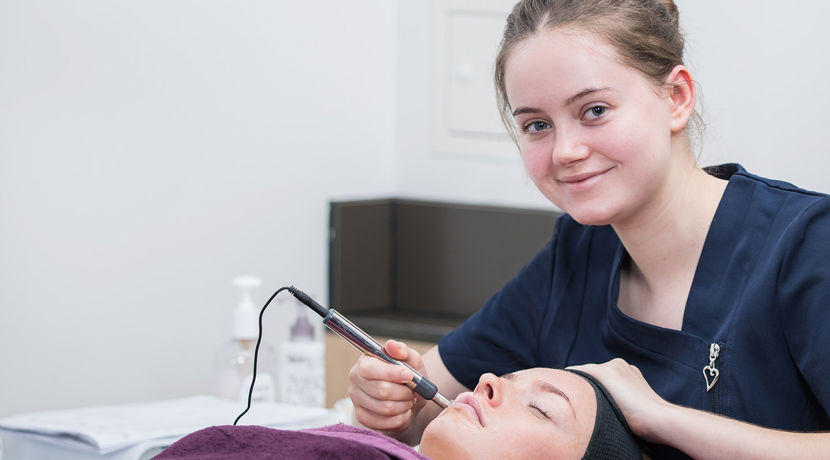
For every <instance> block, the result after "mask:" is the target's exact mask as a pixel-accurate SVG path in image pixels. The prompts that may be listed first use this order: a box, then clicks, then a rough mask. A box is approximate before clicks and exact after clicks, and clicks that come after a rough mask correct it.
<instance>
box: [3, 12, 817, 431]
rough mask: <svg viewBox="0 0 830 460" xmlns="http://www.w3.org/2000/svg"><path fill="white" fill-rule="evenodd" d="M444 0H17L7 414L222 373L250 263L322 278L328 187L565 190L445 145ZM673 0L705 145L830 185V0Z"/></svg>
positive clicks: (6, 288)
mask: <svg viewBox="0 0 830 460" xmlns="http://www.w3.org/2000/svg"><path fill="white" fill-rule="evenodd" d="M434 1H437V0H433V1H425V0H421V1H412V0H398V1H397V2H390V1H388V0H361V1H350V2H343V1H339V0H325V1H317V2H300V1H297V2H287V1H285V2H282V1H271V0H262V1H253V0H248V1H245V2H239V1H233V0H198V1H197V0H192V1H185V0H144V1H141V0H129V1H128V0H122V1H110V0H74V1H72V2H62V1H58V0H0V363H2V367H0V369H2V370H1V371H0V375H2V378H0V416H4V415H9V414H13V413H18V412H27V411H34V410H40V409H57V408H63V407H77V406H84V405H91V404H104V403H113V402H128V401H142V400H151V399H159V398H167V397H179V396H184V395H189V394H193V393H195V392H201V391H208V390H209V389H210V377H211V375H210V364H211V363H210V359H211V355H212V352H213V350H214V348H215V347H216V346H217V345H218V344H219V342H221V341H222V340H224V339H225V337H226V336H227V335H228V334H229V324H228V317H229V312H230V308H231V306H232V305H233V304H234V302H235V301H236V299H237V297H236V293H235V292H234V291H233V288H232V287H231V286H230V284H229V283H230V279H231V278H232V277H233V276H235V275H237V274H241V273H255V274H258V275H260V276H262V277H263V278H264V279H265V281H266V286H267V287H266V288H263V289H261V290H260V291H259V293H258V299H259V300H264V298H265V297H266V296H267V294H269V293H270V292H269V291H272V290H273V289H274V288H276V287H278V286H281V285H284V284H296V285H297V286H299V287H302V288H304V289H306V290H307V291H309V292H313V293H315V294H318V295H319V296H320V298H322V299H325V295H326V269H327V259H326V249H327V247H326V243H327V234H326V224H327V202H328V200H329V199H331V198H350V197H369V196H381V195H388V194H392V193H399V194H401V195H405V196H414V197H423V198H436V199H442V200H461V201H468V202H474V203H497V204H509V205H517V206H531V207H547V206H550V205H548V204H547V203H546V202H545V201H544V200H543V199H542V198H540V197H539V196H538V193H537V192H536V191H535V189H534V187H533V185H532V184H531V183H530V182H529V181H528V180H527V179H526V178H525V175H524V172H523V171H522V168H521V164H520V162H519V158H518V156H517V155H511V154H508V155H505V156H504V158H502V159H493V158H492V157H476V156H474V155H470V154H471V153H475V152H452V151H450V152H447V151H440V150H438V149H435V148H433V146H432V145H433V144H432V142H431V139H430V120H431V117H432V112H431V111H432V110H433V109H432V106H431V103H432V98H431V96H430V95H431V92H430V91H431V87H430V85H431V75H432V68H431V66H432V65H433V58H432V55H431V53H432V45H431V40H433V36H432V34H431V31H432V27H431V21H432V18H433V15H432V13H433V8H434ZM678 3H679V5H680V8H681V14H682V20H683V24H684V26H685V29H686V30H687V32H688V42H689V64H690V66H691V67H692V70H693V72H694V73H695V75H696V78H697V79H698V81H699V83H700V85H701V89H702V93H703V102H704V104H703V107H704V117H705V118H706V119H707V120H708V121H709V123H710V128H709V132H708V134H707V139H706V142H705V144H704V148H703V155H702V159H701V163H703V164H710V163H716V162H723V161H739V162H741V163H743V164H744V165H745V166H746V167H747V168H748V169H750V170H751V171H754V172H758V173H760V174H765V175H769V176H774V177H777V178H783V179H787V180H790V181H793V182H795V183H797V184H799V185H803V186H805V187H809V188H813V189H819V190H822V191H830V184H829V183H828V181H827V179H825V175H826V174H827V172H828V169H830V168H828V165H829V164H830V163H829V162H830V160H829V159H828V157H830V155H827V153H826V152H827V147H826V146H825V145H824V142H823V137H822V135H821V134H822V128H823V127H824V126H823V125H824V124H826V120H827V119H828V117H827V116H826V115H825V114H824V113H823V108H824V107H827V106H830V101H829V100H828V99H830V92H827V91H824V85H823V82H824V81H826V80H828V77H830V69H828V61H827V59H826V58H824V55H825V54H826V48H827V39H826V38H824V36H823V34H822V33H821V32H822V27H823V24H822V22H823V19H824V18H826V17H827V16H828V13H830V4H827V3H825V2H823V1H821V0H809V1H805V2H802V3H800V4H799V7H798V8H797V10H798V11H799V12H800V13H796V12H795V11H787V7H785V6H782V4H781V2H774V1H772V0H763V1H749V0H732V1H729V2H722V1H716V0H680V1H679V2H678ZM789 8H790V9H792V10H796V8H794V7H789ZM799 14H801V16H799ZM483 97H492V96H491V95H489V94H488V95H484V96H483ZM286 313H290V312H282V311H279V310H276V309H275V310H272V311H270V312H269V314H268V315H267V318H268V323H267V324H266V337H269V338H270V339H271V340H272V341H276V340H279V338H280V337H281V334H283V333H284V327H285V322H286V320H285V316H286ZM270 331H273V333H272V332H270Z"/></svg>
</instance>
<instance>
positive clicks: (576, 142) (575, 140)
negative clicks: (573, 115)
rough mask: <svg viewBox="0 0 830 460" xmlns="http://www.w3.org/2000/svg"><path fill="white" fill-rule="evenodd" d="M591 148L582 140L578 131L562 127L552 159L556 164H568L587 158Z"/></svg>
mask: <svg viewBox="0 0 830 460" xmlns="http://www.w3.org/2000/svg"><path fill="white" fill-rule="evenodd" d="M589 153H590V149H589V148H588V147H587V146H586V145H585V143H583V142H582V140H581V139H580V138H579V136H578V135H577V133H575V132H573V131H572V130H565V129H560V130H559V132H557V133H556V142H555V143H554V145H553V152H552V157H553V158H552V160H553V163H554V164H557V165H560V166H568V165H570V164H572V163H574V162H577V161H579V160H583V159H585V158H586V157H587V156H588V154H589Z"/></svg>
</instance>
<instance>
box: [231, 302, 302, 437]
mask: <svg viewBox="0 0 830 460" xmlns="http://www.w3.org/2000/svg"><path fill="white" fill-rule="evenodd" d="M282 291H289V292H292V293H293V290H292V288H291V287H288V286H284V287H281V288H279V289H277V292H275V293H273V294H272V295H271V297H270V298H269V299H268V301H267V302H265V305H263V306H262V310H260V312H259V333H258V334H257V338H256V347H254V371H253V374H252V375H251V388H249V389H248V406H246V407H245V410H244V411H242V413H241V414H239V416H238V417H236V420H234V421H233V424H234V426H236V424H237V422H239V419H241V418H242V416H243V415H245V414H247V413H248V411H249V410H250V409H251V398H252V397H253V394H254V384H255V383H256V365H257V358H258V357H259V344H260V343H261V342H262V315H264V314H265V309H266V308H268V305H269V304H270V303H271V301H272V300H274V297H276V296H277V294H279V293H280V292H282Z"/></svg>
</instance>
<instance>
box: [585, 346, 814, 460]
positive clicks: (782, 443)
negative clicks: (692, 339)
mask: <svg viewBox="0 0 830 460" xmlns="http://www.w3.org/2000/svg"><path fill="white" fill-rule="evenodd" d="M570 369H577V370H580V371H583V372H587V373H589V374H591V375H593V376H594V377H596V379H597V380H599V381H600V382H601V383H602V385H603V386H605V388H606V389H608V392H609V393H611V397H613V398H614V401H615V402H616V403H617V405H618V406H619V407H620V410H621V411H622V413H623V416H625V420H626V422H628V426H630V427H631V430H632V431H633V432H634V434H636V435H637V436H639V437H641V438H643V439H645V440H648V441H652V442H655V443H658V444H665V445H669V446H673V447H675V448H677V449H679V450H681V451H683V452H685V453H686V454H687V455H689V456H690V457H692V458H696V459H699V460H707V459H712V460H716V459H718V460H719V459H722V458H729V459H735V460H741V459H752V460H759V459H770V460H777V459H780V458H798V459H807V458H816V459H819V458H821V459H825V458H827V453H828V452H830V433H797V432H789V431H781V430H773V429H770V428H763V427H760V426H757V425H751V424H749V423H746V422H742V421H739V420H735V419H730V418H727V417H724V416H720V415H715V414H712V413H710V412H704V411H701V410H697V409H691V408H688V407H682V406H677V405H674V404H671V403H669V402H667V401H665V400H664V399H663V398H661V397H660V396H659V395H657V393H655V392H654V390H652V389H651V387H650V386H649V384H648V383H647V382H646V381H645V379H644V378H643V375H642V374H641V373H640V370H639V369H637V368H636V367H634V366H632V365H630V364H628V363H627V362H625V361H623V360H622V359H619V358H617V359H613V360H611V361H608V362H607V363H603V364H585V365H582V366H573V367H571V368H570Z"/></svg>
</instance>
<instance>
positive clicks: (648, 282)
mask: <svg viewBox="0 0 830 460" xmlns="http://www.w3.org/2000/svg"><path fill="white" fill-rule="evenodd" d="M690 158H691V157H690ZM665 184H666V186H665V187H664V188H663V189H662V190H661V193H659V194H657V196H655V197H654V199H653V200H652V201H650V202H649V203H648V204H647V205H645V206H644V207H643V209H642V210H641V211H640V212H638V213H637V214H636V215H634V216H632V218H631V219H628V220H627V221H626V222H620V223H615V224H613V225H612V226H613V227H614V230H615V231H616V233H617V235H618V236H619V238H620V240H621V241H622V244H623V246H625V249H626V251H627V252H628V255H629V257H630V263H629V264H628V265H627V266H626V267H625V268H624V272H623V273H622V274H621V281H620V282H621V286H620V290H621V292H620V305H619V306H620V308H621V309H623V311H624V312H625V313H627V314H629V315H631V316H634V317H636V318H637V319H640V320H643V321H646V322H649V323H652V324H658V325H661V326H664V327H672V328H675V329H679V328H680V324H679V322H682V316H683V311H684V310H685V304H686V298H687V297H688V293H689V289H690V288H691V284H692V279H693V278H694V273H695V270H696V268H697V264H698V261H699V259H700V254H701V251H702V250H703V243H704V241H705V240H706V235H707V234H708V232H709V227H710V225H711V223H712V219H713V217H714V215H715V211H716V210H717V207H718V204H719V203H720V199H721V197H722V196H723V192H724V190H725V188H726V184H727V182H726V181H724V180H721V179H717V178H715V177H712V176H710V175H709V174H707V173H706V172H704V171H703V170H701V169H700V168H698V167H697V166H695V165H694V164H693V163H691V164H681V165H677V166H675V167H674V170H673V171H669V174H668V176H667V180H666V182H665Z"/></svg>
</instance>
